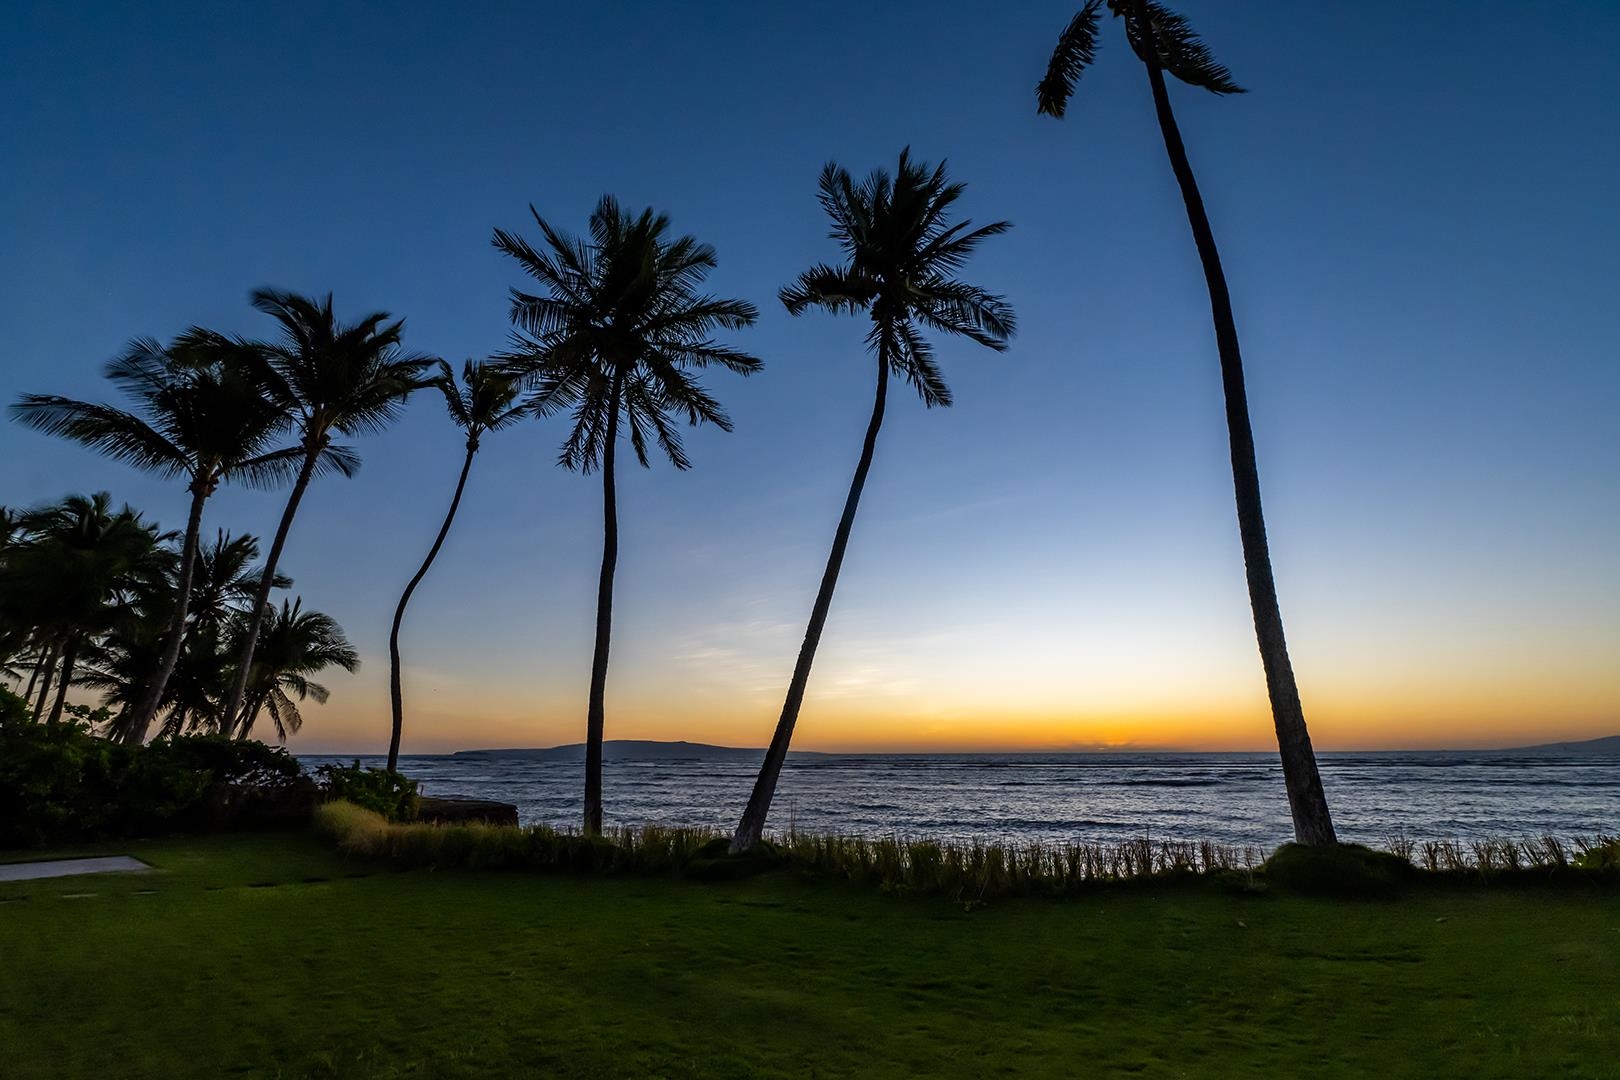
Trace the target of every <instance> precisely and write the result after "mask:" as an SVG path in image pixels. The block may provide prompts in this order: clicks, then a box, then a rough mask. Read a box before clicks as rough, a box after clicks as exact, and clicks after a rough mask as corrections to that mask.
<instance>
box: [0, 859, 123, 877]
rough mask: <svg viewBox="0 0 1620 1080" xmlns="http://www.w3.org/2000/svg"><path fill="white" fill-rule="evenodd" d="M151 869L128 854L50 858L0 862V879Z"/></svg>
mask: <svg viewBox="0 0 1620 1080" xmlns="http://www.w3.org/2000/svg"><path fill="white" fill-rule="evenodd" d="M150 869H152V868H151V867H150V866H148V865H147V864H146V863H143V862H141V860H139V859H134V858H131V857H130V856H128V855H106V856H103V857H101V858H96V859H51V860H50V861H48V862H24V863H0V881H33V880H35V879H37V878H53V877H72V876H73V875H75V874H108V873H129V872H131V871H140V870H150Z"/></svg>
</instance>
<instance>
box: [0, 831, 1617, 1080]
mask: <svg viewBox="0 0 1620 1080" xmlns="http://www.w3.org/2000/svg"><path fill="white" fill-rule="evenodd" d="M91 852H128V853H131V854H135V855H138V856H139V857H141V858H143V859H146V860H148V861H149V862H151V863H153V864H155V865H156V866H157V867H158V868H159V872H157V873H151V874H138V875H107V876H97V877H76V878H63V879H56V880H54V881H42V882H34V883H11V884H0V1076H4V1077H6V1078H7V1080H27V1078H35V1077H163V1078H171V1077H221V1076H337V1077H373V1076H378V1077H382V1076H389V1077H391V1076H423V1077H459V1076H467V1077H473V1076H477V1077H485V1076H488V1077H501V1078H504V1077H526V1076H535V1077H575V1076H582V1077H688V1076H703V1077H746V1076H803V1077H843V1076H867V1077H892V1076H922V1077H981V1076H1062V1077H1111V1076H1135V1077H1183V1076H1185V1077H1218V1076H1241V1077H1254V1076H1272V1077H1278V1078H1293V1077H1310V1078H1311V1080H1325V1078H1329V1077H1357V1078H1360V1077H1369V1076H1375V1077H1379V1078H1380V1080H1387V1078H1393V1077H1424V1078H1433V1077H1514V1078H1530V1077H1590V1078H1613V1077H1620V895H1617V894H1615V893H1613V892H1607V893H1603V892H1574V891H1569V890H1560V891H1554V890H1552V889H1523V888H1520V889H1495V890H1489V891H1484V890H1481V891H1444V892H1434V893H1426V894H1423V895H1420V896H1417V897H1411V898H1408V899H1405V900H1401V901H1398V902H1396V901H1383V902H1345V901H1327V900H1307V899H1297V898H1284V897H1277V896H1259V897H1256V896H1241V895H1230V894H1224V893H1220V892H1216V891H1214V890H1213V889H1206V888H1202V887H1200V888H1190V887H1165V888H1159V889H1155V888H1153V887H1150V886H1143V887H1135V888H1131V889H1115V890H1099V891H1098V892H1096V893H1095V894H1094V895H1090V896H1088V897H1086V898H1083V899H1079V900H1069V901H1063V902H1047V901H1040V900H1016V901H1007V902H1003V903H998V904H994V905H990V906H986V907H978V908H974V909H972V910H971V911H965V910H963V908H962V907H961V906H960V905H953V904H951V903H948V902H946V901H943V900H938V899H901V898H895V897H892V896H885V895H882V894H879V893H876V892H871V891H863V890H857V889H854V888H851V887H846V886H840V885H828V884H812V883H807V882H804V881H799V880H792V879H784V878H780V877H776V878H762V879H755V880H751V881H744V882H728V883H696V882H687V881H678V880H647V879H623V878H621V879H603V878H593V879H584V878H560V877H537V876H522V875H517V874H497V873H484V874H478V873H463V872H454V873H446V872H437V873H435V872H427V871H415V872H409V873H400V872H393V871H388V870H382V869H378V868H375V867H372V866H369V865H367V864H363V863H355V862H351V861H346V860H345V859H344V858H342V857H341V856H338V855H336V854H334V853H332V852H330V851H328V850H326V849H325V848H324V847H323V846H321V844H320V843H319V842H318V841H317V840H315V839H314V838H312V837H305V836H254V837H229V838H224V839H208V840H163V841H152V842H141V843H136V844H120V845H109V846H104V847H100V848H80V849H75V850H74V851H73V852H71V854H86V853H91ZM13 857H15V856H13Z"/></svg>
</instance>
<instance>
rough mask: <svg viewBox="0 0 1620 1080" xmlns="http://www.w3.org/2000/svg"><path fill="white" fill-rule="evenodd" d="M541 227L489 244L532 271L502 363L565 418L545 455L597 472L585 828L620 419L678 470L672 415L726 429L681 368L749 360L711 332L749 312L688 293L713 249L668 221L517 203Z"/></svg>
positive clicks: (538, 404) (532, 401) (595, 772)
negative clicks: (585, 219) (541, 241)
mask: <svg viewBox="0 0 1620 1080" xmlns="http://www.w3.org/2000/svg"><path fill="white" fill-rule="evenodd" d="M529 212H530V213H531V214H533V215H534V220H535V223H536V224H537V225H539V227H540V232H541V234H542V235H543V236H544V237H545V248H546V250H544V251H541V250H536V249H535V248H533V247H531V246H530V245H529V243H528V242H527V241H526V240H524V239H522V238H521V237H519V236H516V235H514V234H512V233H508V232H506V231H504V230H501V229H496V230H495V236H494V244H495V247H496V248H498V249H499V250H501V251H502V252H505V253H506V254H507V255H510V256H511V257H512V258H514V259H516V260H517V261H518V263H519V264H520V265H521V266H522V267H523V269H524V270H525V271H526V272H527V273H529V274H530V275H531V276H533V277H534V278H535V280H537V281H539V282H540V284H541V286H542V287H543V288H544V290H545V295H543V296H535V295H530V294H528V293H524V292H520V291H518V290H516V289H514V290H512V322H513V324H514V326H515V327H516V335H515V336H516V341H515V348H514V349H513V351H512V352H511V353H510V354H508V355H507V356H505V357H503V358H502V359H503V360H504V361H505V362H506V364H507V366H508V368H509V369H510V370H512V371H514V372H516V373H519V374H521V375H522V376H523V377H524V379H525V381H526V383H527V385H528V387H529V388H530V394H529V397H528V398H527V400H526V402H525V404H526V406H527V407H528V408H531V409H533V410H534V412H535V413H536V414H537V415H541V416H547V415H551V414H553V413H556V412H561V411H567V412H568V413H569V414H570V416H571V418H572V420H573V427H572V430H571V431H570V432H569V435H568V438H567V440H566V441H565V442H564V443H563V448H562V453H561V455H560V457H559V458H558V463H559V464H561V465H562V466H563V467H564V468H566V469H572V470H576V471H579V472H584V473H589V472H591V471H592V470H595V469H600V470H601V472H602V570H601V575H600V577H599V578H598V582H597V593H596V643H595V651H594V654H593V656H592V659H591V687H590V699H589V705H588V706H587V709H586V720H585V736H586V737H585V831H586V832H587V833H591V834H595V833H599V832H600V831H601V829H602V731H603V726H604V723H603V718H604V712H605V709H604V698H605V694H606V689H607V666H608V645H609V643H610V640H611V638H612V619H613V573H614V568H615V566H616V564H617V562H618V552H619V524H618V502H617V495H616V492H615V489H614V472H613V469H614V451H615V448H616V447H617V445H618V440H619V425H620V423H621V421H622V422H623V423H624V425H625V426H627V427H628V428H629V431H630V448H631V450H632V451H634V453H635V455H636V460H637V461H639V462H640V463H641V465H642V466H643V467H647V466H648V465H649V461H648V445H647V444H648V440H649V439H652V440H654V441H656V442H657V444H658V447H659V449H660V450H661V451H662V452H663V454H664V456H665V457H667V458H668V459H669V460H670V462H671V463H672V464H673V465H674V466H675V467H676V468H677V469H686V468H690V467H691V462H690V461H689V460H688V459H687V457H686V452H685V450H684V449H683V448H682V446H681V438H680V432H679V429H678V427H677V425H676V423H675V421H676V420H677V419H678V418H679V417H685V419H686V420H687V422H688V423H689V424H693V425H696V424H699V423H711V424H714V425H715V426H716V427H718V428H720V429H721V430H722V431H730V430H731V420H730V418H729V417H727V416H726V413H725V410H723V409H722V408H721V407H720V403H719V402H718V401H716V400H715V399H714V398H713V397H711V396H710V395H709V393H708V391H707V390H705V389H704V388H703V387H702V385H700V384H699V383H698V382H697V380H696V379H695V378H693V376H692V372H693V371H694V370H696V369H702V368H706V367H708V366H709V365H711V364H717V365H719V366H721V367H723V368H726V369H727V370H729V371H734V372H737V373H738V374H740V375H748V374H751V373H753V372H755V371H758V370H759V368H760V366H761V365H760V361H759V360H758V359H757V358H755V357H753V356H749V355H748V354H746V353H743V352H739V351H737V350H736V349H732V348H729V347H727V346H724V345H721V344H719V343H717V342H716V341H714V340H713V339H712V337H711V335H712V334H713V332H714V331H715V330H716V329H727V330H737V329H741V328H742V327H745V326H748V325H750V324H752V323H753V322H754V320H755V319H757V318H758V317H759V312H758V310H757V309H756V308H755V307H754V305H753V304H750V303H748V302H747V301H744V300H728V299H721V298H718V297H714V296H709V295H706V294H703V293H700V292H699V291H698V288H699V286H701V285H702V283H703V280H704V278H706V277H707V276H708V273H709V271H710V270H711V269H713V268H714V266H715V255H714V249H713V248H712V247H710V246H709V245H707V244H700V243H698V242H697V240H695V239H694V238H693V237H691V236H682V237H679V238H673V239H672V238H671V237H670V236H669V235H668V233H669V218H668V217H666V216H665V215H663V214H654V213H653V212H652V211H651V210H643V211H642V212H641V213H640V214H639V215H635V216H631V215H627V214H626V213H624V212H623V211H622V210H621V209H620V208H619V204H618V202H617V201H616V200H615V199H614V198H613V197H612V196H604V197H603V198H602V201H601V202H600V203H598V204H597V207H596V210H595V211H594V212H593V213H592V214H591V220H590V239H589V240H588V241H586V240H583V239H575V238H574V237H571V236H568V235H566V234H564V233H562V232H560V231H558V230H556V229H554V228H552V227H551V226H550V225H549V224H547V223H546V221H545V220H544V219H543V218H541V216H540V214H539V213H538V212H537V211H535V209H534V207H532V206H531V207H529Z"/></svg>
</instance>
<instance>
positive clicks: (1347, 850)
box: [1260, 844, 1416, 896]
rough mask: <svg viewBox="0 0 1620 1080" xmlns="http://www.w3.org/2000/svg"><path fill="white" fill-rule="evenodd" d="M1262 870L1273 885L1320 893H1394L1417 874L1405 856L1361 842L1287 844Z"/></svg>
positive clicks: (1376, 894)
mask: <svg viewBox="0 0 1620 1080" xmlns="http://www.w3.org/2000/svg"><path fill="white" fill-rule="evenodd" d="M1260 869H1261V871H1262V872H1263V873H1264V875H1265V878H1266V881H1267V882H1269V883H1271V884H1274V885H1277V886H1279V887H1281V888H1283V889H1288V890H1292V891H1294V892H1301V893H1309V894H1312V895H1316V896H1391V895H1394V894H1395V893H1397V892H1399V891H1400V890H1401V888H1402V887H1403V886H1404V885H1406V884H1408V883H1409V882H1410V881H1411V879H1412V878H1413V876H1414V875H1415V874H1416V868H1415V867H1413V866H1412V864H1411V863H1410V862H1409V861H1407V859H1405V858H1403V857H1402V856H1400V855H1394V854H1391V853H1390V852H1387V851H1374V850H1373V849H1372V848H1369V847H1362V846H1361V845H1360V844H1325V845H1307V844H1284V845H1283V846H1282V847H1280V848H1278V849H1277V850H1276V852H1275V853H1273V854H1272V856H1271V858H1269V859H1267V860H1266V861H1265V863H1264V864H1263V865H1262V866H1261V868H1260Z"/></svg>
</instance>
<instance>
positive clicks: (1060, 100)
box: [1035, 0, 1336, 844]
mask: <svg viewBox="0 0 1620 1080" xmlns="http://www.w3.org/2000/svg"><path fill="white" fill-rule="evenodd" d="M1106 4H1107V8H1108V10H1109V11H1110V12H1112V13H1113V14H1114V16H1115V17H1117V18H1121V19H1123V20H1124V23H1125V36H1126V39H1127V40H1128V41H1129V43H1130V46H1131V48H1132V50H1133V51H1134V52H1135V53H1136V55H1137V57H1138V58H1139V59H1140V60H1141V61H1142V64H1143V66H1144V67H1146V68H1147V73H1148V84H1149V86H1150V87H1151V88H1152V91H1153V105H1154V109H1155V111H1156V112H1157V114H1158V119H1159V130H1160V132H1161V133H1162V135H1163V136H1164V148H1165V151H1166V153H1168V154H1169V157H1170V167H1171V169H1172V170H1173V171H1174V172H1175V175H1176V182H1177V183H1178V184H1179V185H1180V187H1181V197H1182V201H1183V202H1184V203H1185V204H1186V207H1187V221H1188V224H1189V225H1190V226H1191V227H1192V234H1193V242H1194V244H1195V245H1196V246H1197V248H1198V257H1199V260H1200V261H1201V262H1202V263H1203V267H1204V279H1205V281H1206V283H1207V284H1208V286H1209V304H1210V311H1211V314H1212V315H1213V317H1214V322H1215V344H1216V348H1217V349H1218V351H1219V353H1220V358H1221V383H1222V386H1223V387H1224V390H1225V396H1226V426H1227V433H1228V439H1229V441H1230V443H1231V452H1232V482H1233V487H1234V489H1235V493H1236V497H1237V515H1238V533H1239V536H1240V537H1241V540H1242V543H1243V565H1244V569H1245V572H1246V574H1247V576H1248V585H1249V605H1250V607H1252V608H1253V610H1254V628H1255V636H1256V637H1257V639H1258V640H1259V645H1260V660H1261V664H1262V665H1263V666H1264V668H1265V673H1266V690H1267V692H1268V694H1269V695H1270V698H1271V716H1272V721H1273V723H1274V724H1275V726H1276V729H1277V745H1278V748H1279V750H1280V752H1281V756H1282V765H1283V779H1284V784H1285V785H1286V787H1287V789H1288V806H1289V810H1290V811H1291V813H1292V815H1293V819H1294V838H1295V839H1296V840H1298V841H1299V842H1300V843H1302V844H1332V843H1335V842H1336V837H1335V835H1334V832H1333V818H1332V815H1331V814H1330V813H1329V812H1328V804H1327V795H1326V794H1325V793H1324V792H1323V790H1322V778H1321V775H1320V774H1319V773H1318V772H1317V768H1316V755H1315V753H1314V752H1313V751H1312V749H1311V736H1310V732H1309V731H1308V730H1307V729H1306V727H1305V711H1304V708H1303V707H1302V706H1301V704H1300V700H1299V686H1298V684H1297V683H1296V682H1295V681H1294V668H1293V665H1292V664H1291V663H1290V662H1289V659H1288V643H1287V641H1286V639H1285V638H1284V637H1283V624H1282V609H1281V608H1280V607H1279V605H1278V603H1277V584H1276V581H1275V579H1274V578H1273V576H1272V572H1271V552H1270V549H1269V547H1268V545H1267V543H1266V520H1265V515H1264V514H1263V512H1262V510H1261V505H1260V473H1259V469H1258V466H1257V464H1256V462H1255V452H1254V432H1253V430H1252V428H1251V427H1250V425H1249V403H1248V396H1247V392H1246V391H1245V388H1244V380H1243V355H1242V353H1241V351H1240V350H1239V348H1238V336H1237V322H1236V320H1235V319H1234V318H1233V316H1232V299H1231V296H1230V294H1229V293H1228V292H1227V288H1226V275H1225V273H1224V272H1223V271H1222V269H1221V256H1220V251H1219V250H1218V249H1217V248H1216V246H1215V233H1214V231H1213V230H1212V229H1211V228H1210V224H1209V215H1208V214H1206V213H1205V212H1204V200H1203V197H1202V196H1201V195H1200V194H1199V192H1198V181H1197V179H1196V178H1195V177H1194V176H1193V171H1192V165H1191V163H1190V162H1189V161H1188V159H1187V148H1186V146H1185V145H1183V143H1182V141H1181V129H1180V128H1179V127H1177V125H1176V117H1175V113H1174V112H1172V111H1171V108H1170V95H1169V93H1168V91H1167V90H1166V88H1165V81H1164V73H1165V72H1166V71H1168V72H1169V73H1170V74H1172V75H1174V76H1175V77H1176V78H1178V79H1180V80H1181V81H1182V82H1184V83H1186V84H1188V85H1189V86H1197V87H1200V88H1202V89H1204V90H1208V91H1209V92H1211V93H1213V94H1238V93H1242V92H1243V90H1242V88H1241V87H1239V86H1238V85H1237V84H1236V83H1234V82H1233V81H1232V74H1231V72H1229V71H1228V70H1227V69H1226V68H1225V67H1224V66H1223V65H1222V64H1220V63H1219V62H1218V61H1217V60H1216V59H1215V57H1214V55H1213V54H1212V53H1211V52H1210V51H1209V48H1208V47H1207V46H1206V45H1205V44H1204V43H1203V41H1201V40H1200V39H1199V37H1198V35H1197V34H1196V33H1194V32H1193V29H1192V27H1191V25H1190V24H1189V23H1188V22H1187V20H1186V19H1185V18H1183V17H1182V16H1181V15H1179V14H1177V13H1176V12H1174V11H1171V10H1170V9H1169V8H1166V7H1165V6H1164V5H1162V4H1160V3H1157V2H1156V0H1106ZM1103 6H1104V0H1088V3H1087V4H1086V5H1085V7H1083V8H1081V9H1080V12H1079V14H1077V15H1075V17H1074V18H1073V19H1072V20H1071V21H1070V22H1069V25H1068V26H1067V27H1065V28H1064V30H1063V33H1062V34H1061V35H1060V36H1059V38H1058V43H1057V48H1056V49H1055V50H1054V51H1053V53H1052V59H1051V61H1050V63H1049V65H1048V67H1047V71H1046V77H1045V78H1044V79H1042V80H1041V82H1040V84H1039V85H1038V86H1037V87H1036V90H1035V94H1036V100H1037V105H1038V111H1039V112H1042V113H1045V114H1046V115H1048V116H1052V117H1056V118H1061V117H1062V116H1063V113H1064V109H1065V107H1066V106H1067V105H1068V101H1069V97H1070V96H1071V95H1072V94H1073V93H1074V88H1075V84H1076V83H1077V82H1078V81H1079V79H1080V76H1081V75H1082V74H1083V73H1084V72H1085V70H1086V68H1088V67H1089V66H1090V65H1091V63H1092V61H1093V60H1094V59H1095V58H1096V51H1097V31H1098V29H1099V23H1100V21H1101V15H1102V9H1103Z"/></svg>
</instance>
